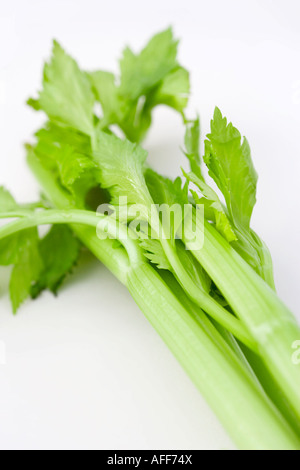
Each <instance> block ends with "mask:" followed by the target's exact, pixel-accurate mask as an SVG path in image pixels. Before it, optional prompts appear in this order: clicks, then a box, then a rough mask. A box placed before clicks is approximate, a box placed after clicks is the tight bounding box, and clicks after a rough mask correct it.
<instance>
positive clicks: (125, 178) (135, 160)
mask: <svg viewBox="0 0 300 470" xmlns="http://www.w3.org/2000/svg"><path fill="white" fill-rule="evenodd" d="M146 158H147V152H146V151H145V150H144V149H142V147H140V146H139V145H138V144H133V143H131V142H129V140H122V139H120V138H118V137H116V136H115V135H110V134H107V133H105V132H101V131H100V132H98V135H97V150H96V151H95V152H94V160H95V161H96V162H97V164H98V165H99V168H100V169H101V185H102V187H103V188H107V189H109V191H110V194H111V196H112V204H116V205H118V204H119V198H120V197H126V198H127V203H128V205H130V204H140V205H144V206H145V208H146V209H147V210H148V207H149V205H150V204H151V198H150V195H149V192H148V190H147V186H146V184H145V179H144V175H143V168H144V163H145V161H146Z"/></svg>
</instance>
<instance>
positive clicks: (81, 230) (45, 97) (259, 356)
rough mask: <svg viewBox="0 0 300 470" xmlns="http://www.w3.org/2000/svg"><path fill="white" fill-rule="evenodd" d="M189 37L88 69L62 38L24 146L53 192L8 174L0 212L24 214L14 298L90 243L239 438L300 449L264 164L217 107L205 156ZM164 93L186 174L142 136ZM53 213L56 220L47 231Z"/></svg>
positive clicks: (6, 249) (160, 37)
mask: <svg viewBox="0 0 300 470" xmlns="http://www.w3.org/2000/svg"><path fill="white" fill-rule="evenodd" d="M177 46H178V42H177V41H176V40H174V38H173V34H172V31H171V30H170V29H168V30H166V31H164V32H162V33H159V34H157V35H156V36H154V37H153V38H152V39H151V40H150V42H149V43H148V45H146V47H145V48H144V49H143V50H142V51H141V52H140V53H139V54H135V53H133V52H132V51H131V49H129V48H126V49H125V51H124V53H123V57H122V60H121V63H120V76H119V77H115V76H114V75H113V74H111V73H110V72H104V71H96V72H85V71H82V70H80V68H79V67H78V65H77V63H76V62H75V61H74V60H73V59H72V58H71V57H70V56H69V55H68V54H66V53H65V52H64V50H63V49H62V48H61V46H60V45H59V44H58V43H57V42H54V47H53V55H52V59H51V61H50V62H49V63H48V64H46V65H45V69H44V76H43V85H42V90H41V91H40V93H39V97H38V99H37V100H34V99H31V100H29V104H30V105H31V106H32V107H33V108H34V109H35V110H41V111H43V112H44V113H45V114H46V115H47V122H46V123H45V125H44V126H43V128H41V129H40V130H38V131H37V132H36V134H35V139H36V141H35V143H34V145H27V146H26V148H27V161H28V164H29V167H30V169H31V171H32V172H33V174H34V175H35V177H36V179H37V180H38V182H39V184H40V186H41V187H42V190H43V194H44V195H45V196H44V198H43V201H41V202H38V203H34V204H30V205H20V204H17V203H16V202H15V200H14V199H13V197H12V196H11V195H10V194H9V193H8V192H7V191H6V190H5V189H4V188H1V189H0V217H1V218H2V219H8V218H12V219H14V220H13V221H12V222H9V223H7V224H6V225H2V226H1V228H0V264H2V265H13V270H12V276H11V282H10V295H11V299H12V305H13V310H14V312H16V311H17V309H18V307H19V306H20V305H21V303H22V302H23V301H24V300H26V298H27V297H29V296H31V297H33V298H36V297H37V296H38V295H39V294H40V293H41V292H42V291H43V290H44V289H49V290H50V291H52V292H53V293H55V294H56V293H57V291H58V290H59V287H60V286H61V284H62V283H63V281H64V279H65V277H66V276H67V275H69V274H70V273H71V272H72V270H73V269H74V267H75V266H76V263H77V260H78V257H79V255H80V251H81V246H82V245H85V246H86V247H87V248H89V249H90V250H91V251H92V252H93V253H94V254H95V256H96V257H97V258H98V259H99V260H100V261H101V262H102V263H103V264H105V265H106V266H107V268H108V269H110V270H111V272H113V273H114V275H115V276H116V277H117V278H118V279H119V280H120V282H122V283H123V284H124V285H126V286H127V288H128V290H129V292H130V293H131V295H132V296H133V298H134V299H135V301H136V302H137V304H138V305H139V306H140V308H141V310H142V312H143V313H144V314H145V316H146V317H147V318H148V319H149V321H150V323H151V324H152V325H153V326H154V328H155V329H156V330H157V331H158V333H159V334H160V336H161V337H162V339H163V340H164V341H165V342H166V344H167V345H168V346H169V347H170V349H171V351H172V352H173V353H174V355H175V356H176V357H177V358H178V360H179V362H180V363H181V364H182V366H183V367H184V369H185V370H186V371H187V373H188V374H189V376H190V377H191V379H192V380H193V381H194V383H195V384H196V386H197V387H198V388H199V390H200V391H201V393H202V394H203V395H204V397H205V398H206V400H207V401H208V403H209V404H210V406H211V407H212V409H213V410H214V411H215V413H216V414H217V416H218V417H219V419H220V420H221V422H222V423H223V425H224V427H225V428H226V429H227V430H228V432H229V433H230V435H231V436H232V438H233V439H234V441H235V442H236V444H237V445H238V446H239V447H240V448H243V449H300V400H299V390H300V365H299V364H294V363H293V361H292V353H293V350H292V345H293V344H294V342H295V341H296V340H298V339H299V338H300V330H299V326H298V325H297V323H296V320H295V319H294V317H293V316H292V314H291V313H290V312H289V311H288V309H287V308H286V307H285V305H284V304H283V303H282V302H281V301H280V299H279V298H278V297H277V295H276V292H275V287H274V281H273V274H272V262H271V257H270V254H269V251H268V249H267V247H266V245H265V244H264V242H263V241H262V240H261V239H260V238H259V236H258V235H257V234H255V233H254V232H253V231H252V229H251V226H250V222H251V216H252V212H253V208H254V204H255V201H256V184H257V175H256V172H255V170H254V166H253V163H252V160H251V155H250V148H249V144H248V142H247V140H246V139H245V138H244V139H242V137H241V134H240V132H239V131H238V130H237V129H236V128H234V127H233V126H232V124H231V123H230V124H228V123H227V120H226V118H224V117H223V116H222V114H221V112H220V110H219V109H218V108H216V110H215V113H214V117H213V120H212V121H211V132H210V134H208V136H207V139H206V140H205V155H204V157H203V161H202V158H201V155H200V151H199V143H200V127H199V118H197V119H195V120H190V119H188V118H187V117H186V115H185V113H186V111H185V108H186V105H187V101H188V93H189V75H188V72H187V71H186V70H185V69H184V68H183V67H182V66H181V65H179V64H178V62H177ZM96 104H98V105H99V104H100V106H101V110H102V112H101V113H99V114H96V112H95V110H97V107H96V106H95V105H96ZM158 105H166V106H169V107H171V108H173V109H174V110H175V111H176V112H178V113H179V114H180V115H181V116H182V119H183V123H184V125H185V128H186V130H185V138H184V154H185V156H186V158H187V160H188V162H189V165H190V171H189V172H187V171H185V170H182V172H183V176H182V177H178V178H176V179H175V181H172V180H170V179H168V178H166V177H164V176H162V175H160V174H158V173H157V172H155V171H153V170H152V169H150V168H149V167H148V166H147V164H146V160H147V151H146V150H145V149H143V148H142V147H141V145H140V142H141V140H142V138H143V137H144V136H145V135H146V132H147V131H148V129H149V127H150V125H151V122H152V111H153V109H154V107H156V106H158ZM115 126H118V127H119V129H120V130H121V131H123V133H124V138H123V139H122V138H120V137H117V136H116V135H115V133H114V129H115ZM203 164H205V165H206V166H207V168H208V174H209V176H210V177H211V178H212V179H213V180H214V182H215V183H216V184H217V187H218V189H219V190H220V194H218V193H217V192H216V191H215V190H214V189H213V188H212V187H211V185H210V183H209V181H206V180H205V178H204V176H203V171H202V169H203ZM191 185H193V187H190V186H191ZM223 198H224V199H223ZM97 207H99V210H98V211H97V212H96V209H97ZM201 208H202V209H201ZM163 209H164V210H165V212H164V211H163ZM187 209H188V210H187ZM170 214H172V217H166V215H170ZM39 225H50V229H49V231H48V232H47V233H46V235H45V236H44V237H43V238H40V237H39V234H38V231H37V227H38V226H39ZM195 227H196V231H195V230H194V228H195ZM195 233H196V238H195Z"/></svg>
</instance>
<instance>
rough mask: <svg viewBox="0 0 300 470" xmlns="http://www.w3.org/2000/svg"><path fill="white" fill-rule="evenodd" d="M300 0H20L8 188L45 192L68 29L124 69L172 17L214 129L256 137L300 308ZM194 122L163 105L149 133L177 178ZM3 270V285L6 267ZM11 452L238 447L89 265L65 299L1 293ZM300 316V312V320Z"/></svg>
mask: <svg viewBox="0 0 300 470" xmlns="http://www.w3.org/2000/svg"><path fill="white" fill-rule="evenodd" d="M299 5H300V4H299V2H298V1H297V0H295V1H287V0H281V1H275V0H274V1H271V0H269V1H267V0H260V1H255V0H251V1H233V0H231V1H230V0H227V1H226V2H225V1H222V0H220V1H209V2H208V1H207V0H205V1H203V0H195V1H191V0H185V1H184V2H182V1H175V0H168V1H166V0H165V1H161V0H160V1H158V0H152V1H151V2H142V1H138V0H136V1H133V0H126V1H125V2H123V1H122V2H121V1H120V0H118V1H115V2H108V1H105V2H104V1H101V0H94V1H92V0H84V1H83V0H82V1H81V0H79V1H78V0H70V1H66V0H43V1H42V2H41V1H39V0H36V1H34V0H27V1H24V0H10V1H9V2H4V1H3V2H2V5H1V12H0V43H1V51H0V135H1V159H0V184H3V183H4V184H5V185H6V186H8V187H9V189H11V190H12V191H13V192H14V194H15V195H16V196H17V197H18V198H19V199H20V200H31V199H34V198H35V197H36V196H37V194H38V188H37V185H36V183H35V182H34V180H33V178H32V177H31V175H30V174H29V171H28V170H27V169H26V165H25V163H24V152H23V150H22V142H24V141H25V140H26V139H28V137H29V136H30V135H31V133H32V132H33V131H34V129H36V128H37V127H38V126H39V124H40V122H41V116H38V115H36V114H34V113H32V112H31V111H30V110H29V109H28V108H27V107H26V106H25V105H24V102H25V100H26V99H27V97H28V96H30V95H34V94H35V92H36V90H37V89H38V87H39V84H40V79H41V65H42V61H43V60H44V59H45V58H47V57H48V56H49V51H50V44H51V39H52V38H53V37H55V38H57V39H58V40H59V41H60V42H61V43H62V45H63V46H64V47H65V48H66V49H67V51H68V52H70V53H71V54H73V55H74V57H75V58H76V59H77V60H78V61H79V63H80V64H81V65H82V66H83V67H85V68H91V69H93V68H102V69H113V70H116V59H117V58H118V57H120V52H121V49H122V48H123V47H124V45H125V43H129V44H130V45H132V46H133V47H134V48H140V47H141V46H142V45H143V44H144V42H145V41H146V40H147V39H148V38H149V37H150V36H151V35H152V34H153V33H154V32H156V31H158V30H160V29H163V28H165V27H166V26H168V25H170V24H171V25H173V26H174V30H175V33H176V35H177V36H179V37H181V38H182V42H181V46H180V58H181V61H182V63H183V64H184V65H185V66H186V67H187V68H188V69H189V70H190V71H191V74H192V84H193V96H192V99H191V110H192V111H193V110H196V109H197V110H199V111H200V115H201V119H202V127H203V133H205V132H207V131H208V126H209V119H210V118H211V115H212V112H213V108H214V106H215V105H218V106H219V107H220V108H221V110H222V111H223V112H224V114H226V116H228V118H229V119H230V120H232V121H233V122H234V124H235V125H236V126H237V127H238V128H239V129H240V130H241V131H242V132H243V133H244V134H246V135H247V137H248V140H249V141H250V145H251V148H252V154H253V158H254V162H255V166H256V168H257V170H258V173H259V176H260V180H259V190H258V204H257V207H256V210H255V215H254V228H255V229H256V230H257V231H258V232H259V233H260V234H261V235H262V236H263V238H264V239H265V240H266V242H267V243H268V245H269V247H270V249H271V252H272V254H273V259H274V264H275V274H276V281H277V287H278V292H279V294H280V295H281V297H282V298H283V299H284V300H285V302H286V303H287V304H288V305H289V306H290V307H291V308H292V309H293V311H294V312H295V313H296V314H297V312H298V317H299V292H298V291H299V266H300V252H299V248H298V243H299V209H300V203H299V201H300V197H299V196H300V191H299V174H300V163H299V162H300V144H299V130H300V61H299V54H300V35H299V14H300V9H299ZM182 137H183V130H182V127H181V125H180V122H179V118H178V117H177V116H175V115H174V114H173V113H172V112H171V111H166V110H163V109H161V110H159V111H158V112H157V113H156V119H155V123H154V127H153V129H152V131H151V133H150V135H149V137H148V139H147V143H146V145H147V147H148V149H149V150H150V159H151V162H152V164H153V165H154V166H155V167H156V168H158V169H159V170H161V171H164V172H165V173H167V174H169V175H172V176H175V175H176V174H177V173H178V168H179V165H180V164H182V161H183V160H182V157H181V155H180V152H179V150H178V148H179V146H180V145H181V142H182ZM1 273H2V276H1V277H2V278H3V279H5V277H6V276H5V275H4V274H3V270H1ZM1 292H2V298H1V300H0V302H1V313H0V341H4V342H5V344H6V360H7V364H6V365H5V366H3V365H0V397H1V399H0V447H1V448H5V449H8V448H9V449H11V448H12V449H15V448H25V449H28V448H34V449H37V448H107V449H113V448H116V449H121V448H123V449H128V448H129V449H137V448H145V449H146V448H156V449H159V448H171V449H176V448H178V449H179V448H180V449H184V448H186V449H187V448H202V449H219V448H232V444H231V442H230V440H229V439H228V437H227V436H226V434H225V433H224V431H223V430H222V428H221V426H220V425H219V423H218V421H217V420H216V419H215V417H214V416H213V415H212V413H211V411H210V410H209V409H208V407H207V406H206V404H205V403H204V402H203V400H202V399H201V397H200V396H199V394H198V392H197V391H196V390H195V388H194V387H193V385H192V384H191V383H190V381H189V380H188V378H187V377H186V376H185V374H184V373H183V372H182V370H181V369H180V367H179V365H178V364H177V363H176V361H175V359H173V357H172V356H171V354H170V353H169V352H168V350H167V348H166V347H165V346H164V345H163V343H162V341H161V340H160V338H159V337H158V336H157V334H156V333H155V332H154V331H153V330H152V328H151V327H150V326H149V324H148V323H147V321H146V320H145V319H144V318H143V315H142V314H141V313H140V311H139V309H138V308H137V307H136V306H135V304H134V302H133V300H132V299H131V298H130V296H129V294H128V293H127V292H126V290H125V289H124V288H122V287H121V286H120V285H119V284H118V282H117V281H116V280H115V279H114V278H113V277H112V276H111V275H109V274H108V273H107V272H106V270H105V268H104V267H101V266H99V265H98V264H94V265H92V266H89V265H84V266H82V267H80V269H78V271H77V273H76V274H75V276H74V277H73V278H72V279H70V280H69V281H68V283H67V284H66V285H65V287H64V289H63V290H62V291H61V293H60V296H59V298H58V299H55V298H53V297H52V296H51V295H50V294H48V293H46V294H44V295H43V297H42V298H41V299H39V300H38V301H36V302H33V303H27V304H26V305H25V306H24V307H23V308H22V309H21V311H20V313H19V314H18V316H16V317H13V316H12V314H11V311H10V306H9V302H8V298H7V295H6V294H5V293H4V292H5V286H4V285H3V283H2V287H1ZM299 318H300V317H299Z"/></svg>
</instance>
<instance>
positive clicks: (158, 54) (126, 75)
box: [120, 28, 178, 100]
mask: <svg viewBox="0 0 300 470" xmlns="http://www.w3.org/2000/svg"><path fill="white" fill-rule="evenodd" d="M177 46H178V41H175V40H174V38H173V33H172V30H171V28H169V29H167V30H166V31H163V32H161V33H158V34H156V35H155V36H153V38H152V39H151V40H150V41H149V43H148V44H147V45H146V47H145V48H144V49H143V50H142V51H141V52H140V54H138V55H135V54H134V53H133V52H132V51H131V49H130V48H129V47H127V48H126V49H125V50H124V52H123V58H122V60H121V62H120V66H121V86H120V93H121V95H122V96H124V97H126V98H128V99H130V100H136V99H137V98H139V97H140V96H142V95H145V94H146V93H147V92H148V91H149V90H150V89H151V88H153V87H154V86H155V85H157V84H158V83H159V82H160V81H161V80H162V79H163V78H164V77H165V76H166V75H167V74H168V73H169V72H171V71H172V70H173V69H174V68H175V67H176V66H177V60H176V56H177Z"/></svg>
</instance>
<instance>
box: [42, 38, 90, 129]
mask: <svg viewBox="0 0 300 470" xmlns="http://www.w3.org/2000/svg"><path fill="white" fill-rule="evenodd" d="M94 102H95V97H94V94H93V92H92V87H91V83H90V81H89V79H88V77H87V75H86V74H85V73H84V72H82V71H81V70H80V69H79V67H78V65H77V63H76V62H75V60H74V59H72V58H71V57H70V56H69V55H68V54H66V53H65V51H64V50H63V48H62V47H61V46H60V45H59V44H58V42H56V41H54V42H53V50H52V58H51V61H50V63H48V64H45V67H44V76H43V88H42V90H41V91H40V93H39V99H38V104H37V103H35V108H37V107H38V108H39V109H42V110H43V111H44V112H45V113H46V114H47V115H48V116H49V118H51V119H52V120H54V121H58V122H60V123H61V124H64V125H66V126H70V127H74V128H75V129H78V130H79V131H81V132H84V133H86V134H89V135H92V134H93V126H94V124H93V120H94V118H93V108H94Z"/></svg>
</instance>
